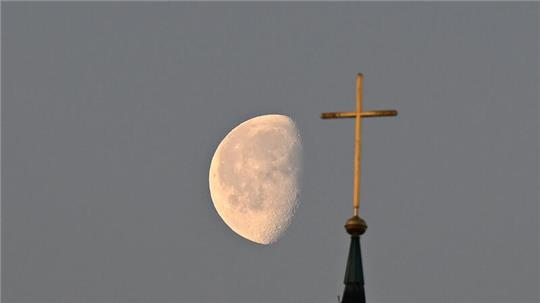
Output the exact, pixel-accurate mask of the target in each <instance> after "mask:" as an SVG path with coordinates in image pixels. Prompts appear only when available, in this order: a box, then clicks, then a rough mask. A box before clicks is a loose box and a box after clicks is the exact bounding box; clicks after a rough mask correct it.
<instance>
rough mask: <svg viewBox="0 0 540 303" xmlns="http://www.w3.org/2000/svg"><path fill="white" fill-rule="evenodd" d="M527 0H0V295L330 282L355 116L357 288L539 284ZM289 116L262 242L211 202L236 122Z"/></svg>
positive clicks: (194, 291)
mask: <svg viewBox="0 0 540 303" xmlns="http://www.w3.org/2000/svg"><path fill="white" fill-rule="evenodd" d="M539 37H540V4H538V3H519V4H510V3H507V4H504V3H496V4H495V3H491V4H488V3H483V4H472V3H440V4H439V3H400V4H396V3H382V4H376V3H336V4H334V3H166V2H163V3H66V2H57V3H30V2H28V3H5V2H3V3H2V148H3V149H2V156H3V158H2V168H3V170H2V189H3V191H2V302H3V303H15V302H17V303H33V302H55V303H57V302H66V303H72V302H74V303H79V302H81V303H87V302H88V303H93V302H96V303H97V302H99V303H102V302H103V303H109V302H118V303H124V302H130V303H131V302H133V303H138V302H152V303H161V302H163V303H165V302H166V303H168V302H186V303H191V302H194V303H198V302H201V303H206V302H208V303H214V302H218V303H221V302H264V303H266V302H269V303H271V302H284V303H292V302H310V303H312V302H321V303H322V302H325V303H326V302H336V300H337V295H338V294H341V293H342V290H343V284H342V282H343V276H344V272H345V262H346V254H347V250H348V245H349V243H348V242H349V240H348V237H347V234H346V233H345V230H344V229H343V224H344V222H345V220H346V219H347V218H348V217H350V215H351V195H352V161H353V132H354V129H353V128H354V127H353V122H352V120H333V121H323V120H320V119H319V114H320V113H321V112H324V111H339V110H352V109H353V108H354V95H355V88H354V77H355V75H356V73H357V72H363V73H364V75H365V82H364V84H365V108H366V109H383V108H396V109H398V110H399V113H400V114H399V116H398V117H397V118H385V119H371V120H366V121H365V124H364V125H365V127H364V134H365V136H364V143H365V146H364V154H363V155H364V162H363V180H362V209H361V213H362V216H363V217H364V218H365V219H366V221H367V223H368V226H369V228H368V231H367V233H366V235H365V236H363V237H362V249H363V256H364V270H365V279H366V293H367V300H368V302H370V303H375V302H417V303H418V302H420V303H424V302H425V303H435V302H452V303H454V302H455V303H461V302H463V303H465V302H490V303H493V302H505V303H508V302H516V303H517V302H529V303H532V302H538V301H539V299H540V298H539V297H540V296H539V293H538V290H537V288H538V285H539V283H540V281H539V267H540V266H539V264H540V259H539V244H540V243H539V228H540V227H539V224H538V223H539V219H538V215H539V207H538V203H539V200H540V199H539V192H538V184H539V181H540V180H539V174H538V172H539V141H538V139H539V123H538V120H539V110H538V103H539V97H540V93H539V83H540V76H539V74H540V72H539V71H540V58H539V53H540V49H539V48H540V47H539V45H540V43H539V42H540V41H539V40H540V38H539ZM271 113H279V114H285V115H288V116H290V117H292V118H293V119H294V120H295V121H296V124H297V126H298V128H299V129H300V132H301V135H302V139H303V143H304V178H303V180H302V182H303V187H302V198H301V205H300V207H299V209H298V211H297V214H296V216H295V218H294V221H293V223H292V225H291V227H290V228H289V230H288V232H287V233H286V234H285V235H284V237H282V238H281V239H280V240H279V241H278V242H276V243H275V244H273V245H271V246H262V245H257V244H254V243H252V242H249V241H246V240H244V239H243V238H241V237H240V236H238V235H236V234H235V233H234V232H232V231H231V230H230V229H229V228H228V227H227V226H226V225H225V224H224V223H223V221H222V220H221V219H220V218H219V216H218V215H217V213H216V211H215V209H214V207H213V205H212V202H211V199H210V193H209V190H208V168H209V166H210V160H211V157H212V155H213V153H214V150H215V148H216V147H217V145H218V144H219V142H220V140H221V139H222V138H223V137H224V136H225V135H226V134H227V133H228V132H229V130H230V129H232V128H233V127H234V126H236V125H237V124H238V123H239V122H241V121H244V120H246V119H248V118H251V117H254V116H257V115H261V114H271Z"/></svg>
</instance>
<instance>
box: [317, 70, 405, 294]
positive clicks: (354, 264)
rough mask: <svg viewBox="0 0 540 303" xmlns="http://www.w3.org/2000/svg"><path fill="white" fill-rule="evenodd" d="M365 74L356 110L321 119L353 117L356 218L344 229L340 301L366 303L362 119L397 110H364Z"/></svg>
mask: <svg viewBox="0 0 540 303" xmlns="http://www.w3.org/2000/svg"><path fill="white" fill-rule="evenodd" d="M363 81H364V76H363V75H362V74H358V75H356V110H355V111H353V112H331V113H322V114H321V118H322V119H339V118H354V120H355V121H354V122H355V125H354V130H355V131H354V184H353V185H354V190H353V217H352V218H350V219H349V220H347V222H346V223H345V229H346V230H347V232H348V233H349V234H350V235H351V245H350V248H349V257H348V259H347V269H346V271H345V280H344V282H345V290H344V291H343V298H342V300H341V303H366V295H365V292H364V273H363V268H362V253H361V252H360V235H362V234H363V233H364V232H365V231H366V229H367V225H366V221H364V220H363V219H362V218H360V217H359V216H358V214H359V213H360V174H361V170H362V161H361V160H362V119H363V118H370V117H392V116H396V115H397V111H396V110H376V111H364V109H363V104H362V95H363Z"/></svg>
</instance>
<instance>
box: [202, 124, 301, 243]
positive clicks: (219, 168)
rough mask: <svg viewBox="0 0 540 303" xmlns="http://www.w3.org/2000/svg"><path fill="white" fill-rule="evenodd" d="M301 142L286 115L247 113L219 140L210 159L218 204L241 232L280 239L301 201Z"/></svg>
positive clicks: (222, 214)
mask: <svg viewBox="0 0 540 303" xmlns="http://www.w3.org/2000/svg"><path fill="white" fill-rule="evenodd" d="M301 170H302V142H301V138H300V133H299V131H298V129H297V127H296V125H295V123H294V121H293V120H292V119H291V118H289V117H287V116H284V115H275V114H274V115H263V116H258V117H255V118H252V119H249V120H247V121H245V122H243V123H241V124H239V125H238V126H237V127H235V128H234V129H233V130H232V131H230V132H229V133H228V134H227V136H225V138H224V139H223V140H222V141H221V143H220V144H219V145H218V147H217V149H216V152H215V153H214V156H213V157H212V162H211V164H210V173H209V187H210V195H211V197H212V201H213V203H214V207H215V208H216V211H217V212H218V214H219V216H220V217H221V218H222V219H223V221H225V223H226V224H227V225H228V226H229V227H230V228H231V229H232V230H233V231H234V232H236V233H237V234H238V235H240V236H242V237H244V238H246V239H248V240H250V241H253V242H256V243H259V244H270V243H274V242H275V241H277V240H278V239H279V238H280V237H281V236H282V235H283V233H284V232H285V231H286V230H287V228H288V227H289V225H290V223H291V220H292V217H293V216H294V212H295V210H296V209H297V207H298V204H299V195H300V176H301Z"/></svg>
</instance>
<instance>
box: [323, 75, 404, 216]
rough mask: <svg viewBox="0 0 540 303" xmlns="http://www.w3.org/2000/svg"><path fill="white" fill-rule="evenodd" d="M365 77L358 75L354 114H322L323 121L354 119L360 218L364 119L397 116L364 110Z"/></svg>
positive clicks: (356, 207) (356, 199)
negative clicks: (363, 83) (363, 82)
mask: <svg viewBox="0 0 540 303" xmlns="http://www.w3.org/2000/svg"><path fill="white" fill-rule="evenodd" d="M363 80H364V75H362V74H357V75H356V111H354V112H331V113H322V114H321V118H322V119H342V118H354V119H355V127H354V191H353V214H354V217H357V216H358V212H359V208H360V173H361V167H362V163H361V160H362V118H372V117H392V116H397V111H396V110H393V109H391V110H375V111H363V108H362V92H363V86H362V81H363ZM354 217H353V218H354Z"/></svg>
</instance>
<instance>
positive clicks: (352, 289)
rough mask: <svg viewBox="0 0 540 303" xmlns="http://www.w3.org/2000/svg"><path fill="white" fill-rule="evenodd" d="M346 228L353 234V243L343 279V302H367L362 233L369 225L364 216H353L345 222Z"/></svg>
mask: <svg viewBox="0 0 540 303" xmlns="http://www.w3.org/2000/svg"><path fill="white" fill-rule="evenodd" d="M345 229H346V230H347V232H348V233H349V234H350V235H351V245H350V246H349V257H348V258H347V268H346V270H345V279H344V281H343V282H344V283H345V290H343V298H342V300H341V303H366V294H365V291H364V270H363V267H362V252H361V250H360V235H361V234H363V233H364V232H365V231H366V229H367V225H366V222H365V221H364V220H363V219H362V218H360V217H358V216H353V217H352V218H350V219H349V220H347V223H345Z"/></svg>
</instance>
